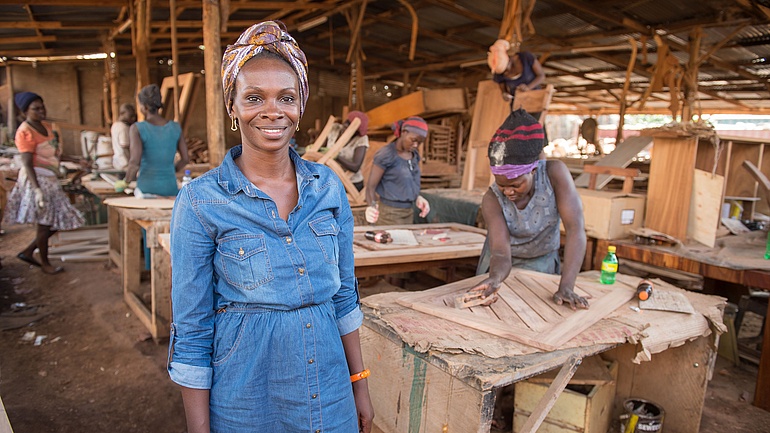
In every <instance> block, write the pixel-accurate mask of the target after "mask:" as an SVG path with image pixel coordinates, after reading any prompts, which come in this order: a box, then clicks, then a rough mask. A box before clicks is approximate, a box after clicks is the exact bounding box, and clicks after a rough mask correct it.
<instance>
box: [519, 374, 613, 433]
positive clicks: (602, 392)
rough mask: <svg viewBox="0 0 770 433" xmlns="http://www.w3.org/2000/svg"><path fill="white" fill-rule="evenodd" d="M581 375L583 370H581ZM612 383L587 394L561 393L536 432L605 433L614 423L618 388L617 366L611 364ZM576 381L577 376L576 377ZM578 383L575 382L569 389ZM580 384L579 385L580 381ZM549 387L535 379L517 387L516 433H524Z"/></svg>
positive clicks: (593, 388)
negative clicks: (525, 424)
mask: <svg viewBox="0 0 770 433" xmlns="http://www.w3.org/2000/svg"><path fill="white" fill-rule="evenodd" d="M578 371H580V369H578ZM608 371H609V374H610V376H611V378H612V380H611V381H609V382H605V383H599V384H594V385H583V386H586V387H590V391H589V392H588V394H583V393H580V392H577V391H573V390H571V389H570V388H569V387H568V388H566V389H565V390H564V391H562V393H561V395H559V398H558V399H556V404H554V406H553V408H552V409H551V411H550V412H549V414H548V416H547V417H546V418H545V420H544V421H543V424H542V425H541V426H540V428H539V429H538V430H537V431H538V432H545V433H567V432H569V433H574V432H576V431H578V432H585V433H604V432H606V431H608V429H609V427H610V423H611V422H612V406H613V402H614V399H615V390H616V388H617V377H618V363H617V362H611V363H609V364H608ZM576 377H577V373H576ZM574 382H575V380H574V378H573V380H572V381H570V385H572V384H573V383H574ZM578 382H579V381H578ZM548 386H549V384H548V383H542V382H540V381H537V380H536V379H534V378H533V379H530V380H525V381H522V382H519V383H517V384H516V385H515V387H516V388H515V397H514V412H513V431H514V432H519V431H521V427H522V426H523V425H524V423H525V422H526V421H527V418H528V417H529V415H530V413H531V412H532V409H533V408H534V407H535V406H537V404H538V402H540V399H541V398H542V397H543V395H545V393H546V391H547V390H548Z"/></svg>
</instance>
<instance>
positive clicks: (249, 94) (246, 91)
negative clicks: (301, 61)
mask: <svg viewBox="0 0 770 433" xmlns="http://www.w3.org/2000/svg"><path fill="white" fill-rule="evenodd" d="M233 116H235V117H236V118H237V119H238V127H239V128H240V130H241V140H242V141H243V145H244V147H251V148H256V149H262V150H278V149H281V148H284V147H285V146H287V145H288V143H289V140H290V139H291V137H292V136H293V135H294V131H295V130H296V128H297V125H298V124H299V116H300V101H299V80H298V78H297V74H296V73H295V72H294V70H293V69H292V68H291V66H290V65H289V64H288V63H287V62H285V61H284V60H282V59H280V58H278V57H274V56H272V55H264V56H257V57H254V58H252V59H251V60H249V61H248V62H246V64H245V65H243V68H241V71H240V73H239V74H238V77H237V78H236V79H235V96H234V97H233Z"/></svg>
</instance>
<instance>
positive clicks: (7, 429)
mask: <svg viewBox="0 0 770 433" xmlns="http://www.w3.org/2000/svg"><path fill="white" fill-rule="evenodd" d="M0 433H13V428H12V427H11V421H10V420H8V413H7V412H6V411H5V406H4V405H3V399H2V398H0Z"/></svg>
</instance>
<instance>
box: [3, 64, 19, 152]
mask: <svg viewBox="0 0 770 433" xmlns="http://www.w3.org/2000/svg"><path fill="white" fill-rule="evenodd" d="M5 82H6V84H8V114H7V115H8V119H7V122H8V134H9V135H10V136H11V138H13V136H14V135H16V108H15V107H16V102H14V100H13V72H12V71H11V64H10V63H7V62H6V63H5Z"/></svg>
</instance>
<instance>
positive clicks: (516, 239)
mask: <svg viewBox="0 0 770 433" xmlns="http://www.w3.org/2000/svg"><path fill="white" fill-rule="evenodd" d="M543 141H544V134H543V128H542V126H541V125H540V124H539V123H537V121H536V120H535V118H533V117H532V116H530V115H529V114H527V113H526V112H525V111H524V110H516V111H514V112H512V113H511V115H510V116H508V118H507V119H506V120H505V122H504V123H503V124H502V125H501V126H500V128H499V129H498V130H497V132H496V133H495V136H494V137H493V138H492V141H491V142H490V143H489V161H490V168H491V170H492V174H493V175H494V177H495V183H494V184H492V186H491V187H490V188H489V190H488V191H487V193H486V194H485V195H484V198H483V199H482V203H481V211H482V214H483V215H484V221H485V222H486V224H487V244H488V246H489V250H490V253H491V258H490V263H489V269H490V272H489V277H488V278H486V279H485V280H484V281H482V282H481V283H480V284H478V285H477V286H476V287H474V288H473V289H471V290H470V291H483V292H484V297H489V296H492V295H493V294H494V293H495V292H497V290H498V289H499V287H500V284H501V283H502V282H503V281H504V280H505V279H506V278H508V275H509V274H510V272H511V268H512V267H517V268H523V269H530V270H534V271H538V272H545V273H549V274H561V280H560V282H559V290H558V291H557V292H556V293H555V294H554V295H553V300H554V302H556V303H557V304H559V305H561V304H563V303H565V302H566V303H568V304H569V305H570V307H571V308H572V309H573V310H574V309H576V308H578V307H580V308H588V301H586V300H585V298H583V297H580V296H578V295H576V294H575V292H574V290H573V289H574V286H575V279H576V278H577V274H578V272H579V271H580V266H581V264H582V262H583V256H584V254H585V247H586V235H585V230H584V227H583V207H582V204H581V201H580V196H579V195H578V193H577V191H576V190H575V183H574V182H573V181H572V176H571V175H570V172H569V170H568V169H567V166H566V165H565V164H564V163H563V162H561V161H556V160H553V161H545V160H540V159H538V157H539V155H540V152H541V150H542V149H543ZM560 218H561V220H562V221H563V222H564V229H565V231H566V238H565V243H564V266H563V269H562V266H561V263H560V261H559V243H560V242H559V241H560V234H559V219H560ZM494 299H496V298H495V297H493V298H490V301H489V302H490V303H491V302H494Z"/></svg>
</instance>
